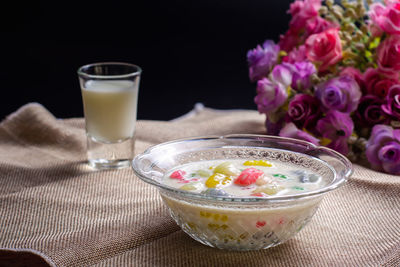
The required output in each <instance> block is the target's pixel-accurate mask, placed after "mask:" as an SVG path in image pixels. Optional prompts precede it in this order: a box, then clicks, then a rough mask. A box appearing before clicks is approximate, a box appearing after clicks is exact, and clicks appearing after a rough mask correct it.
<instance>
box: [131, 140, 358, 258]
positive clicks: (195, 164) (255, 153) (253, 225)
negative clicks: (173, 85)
mask: <svg viewBox="0 0 400 267" xmlns="http://www.w3.org/2000/svg"><path fill="white" fill-rule="evenodd" d="M132 167H133V170H134V172H135V173H136V175H137V176H138V177H139V178H141V179H142V180H143V181H145V182H147V183H149V184H152V185H154V186H156V187H157V188H158V189H159V193H160V195H161V198H162V199H163V201H164V203H165V204H166V206H167V207H168V209H169V211H170V214H171V216H172V218H173V219H174V220H175V221H176V222H177V224H178V225H179V226H180V227H181V228H182V230H183V231H185V232H186V233H187V234H188V235H190V236H191V237H192V238H194V239H195V240H197V241H199V242H201V243H203V244H205V245H208V246H211V247H216V248H221V249H230V250H258V249H265V248H269V247H272V246H276V245H278V244H281V243H283V242H285V241H286V240H288V239H290V238H291V237H293V236H294V235H295V234H296V233H298V232H299V231H300V230H301V229H302V228H303V227H304V226H305V225H306V224H307V223H308V222H309V221H310V220H311V218H312V216H313V215H314V214H315V212H316V210H317V208H318V206H319V204H320V202H321V200H322V199H323V197H324V195H325V194H326V193H328V192H329V191H332V190H334V189H337V188H338V187H340V186H341V185H343V184H344V183H345V181H346V180H347V179H348V178H349V176H350V175H351V173H352V165H351V163H350V161H349V160H348V159H347V158H346V157H344V156H343V155H341V154H339V153H337V152H335V151H333V150H330V149H328V148H325V147H318V146H315V145H313V144H311V143H308V142H305V141H300V140H295V139H290V138H282V137H274V136H264V135H227V136H206V137H197V138H188V139H181V140H176V141H172V142H167V143H163V144H159V145H156V146H153V147H151V148H149V149H147V150H146V151H145V152H143V153H142V154H140V155H138V156H136V157H135V159H134V160H133V161H132Z"/></svg>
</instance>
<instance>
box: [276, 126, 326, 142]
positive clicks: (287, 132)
mask: <svg viewBox="0 0 400 267" xmlns="http://www.w3.org/2000/svg"><path fill="white" fill-rule="evenodd" d="M279 136H282V137H289V138H295V139H300V140H304V141H307V142H310V143H313V144H314V145H318V144H319V140H318V138H315V137H314V136H312V135H311V134H309V133H307V132H304V131H302V130H299V129H297V127H296V125H295V124H294V123H288V124H286V125H285V127H283V128H282V130H281V131H280V132H279Z"/></svg>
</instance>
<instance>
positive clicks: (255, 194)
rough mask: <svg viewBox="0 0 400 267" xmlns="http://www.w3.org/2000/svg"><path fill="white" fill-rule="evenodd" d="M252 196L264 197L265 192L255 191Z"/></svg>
mask: <svg viewBox="0 0 400 267" xmlns="http://www.w3.org/2000/svg"><path fill="white" fill-rule="evenodd" d="M250 196H253V197H264V196H265V194H263V193H253V194H251V195H250Z"/></svg>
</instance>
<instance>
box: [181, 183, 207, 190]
mask: <svg viewBox="0 0 400 267" xmlns="http://www.w3.org/2000/svg"><path fill="white" fill-rule="evenodd" d="M201 187H202V183H201V182H191V183H188V184H185V185H182V186H181V187H179V189H182V190H186V191H192V190H197V189H199V188H201Z"/></svg>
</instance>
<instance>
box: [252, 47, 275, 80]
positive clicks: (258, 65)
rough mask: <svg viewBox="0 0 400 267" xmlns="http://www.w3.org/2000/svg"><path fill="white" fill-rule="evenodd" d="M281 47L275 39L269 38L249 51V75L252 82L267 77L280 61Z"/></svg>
mask: <svg viewBox="0 0 400 267" xmlns="http://www.w3.org/2000/svg"><path fill="white" fill-rule="evenodd" d="M279 51H280V48H279V45H276V44H275V43H274V42H273V41H271V40H267V41H265V42H264V44H263V46H262V47H261V46H260V45H258V46H257V47H256V48H254V49H253V50H249V51H248V52H247V61H248V63H249V77H250V80H251V81H252V82H255V81H257V80H260V79H262V78H264V77H267V76H268V74H269V72H270V70H271V68H272V67H273V66H274V65H275V64H276V62H277V61H278V54H279Z"/></svg>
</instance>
